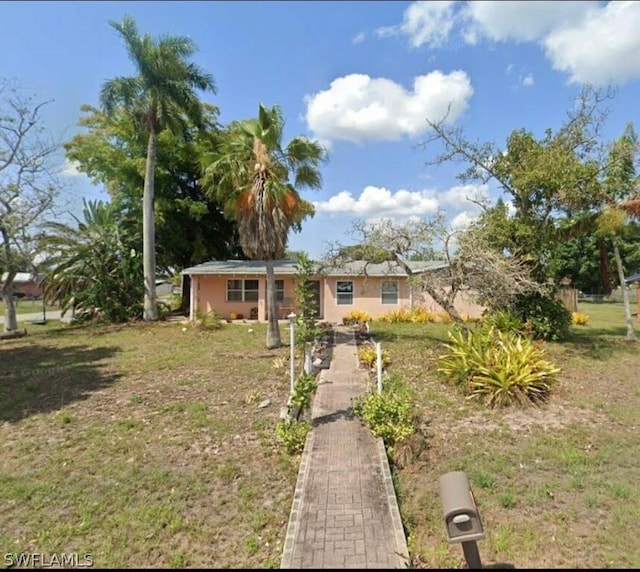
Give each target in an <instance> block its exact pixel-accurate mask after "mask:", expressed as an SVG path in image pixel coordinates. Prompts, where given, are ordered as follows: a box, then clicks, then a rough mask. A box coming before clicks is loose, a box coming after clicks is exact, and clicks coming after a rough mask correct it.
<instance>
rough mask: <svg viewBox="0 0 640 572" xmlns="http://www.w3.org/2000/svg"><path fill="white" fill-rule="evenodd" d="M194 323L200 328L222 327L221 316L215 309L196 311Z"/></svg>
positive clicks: (213, 328) (216, 328)
mask: <svg viewBox="0 0 640 572" xmlns="http://www.w3.org/2000/svg"><path fill="white" fill-rule="evenodd" d="M195 325H196V327H197V328H199V329H201V330H219V329H220V328H221V327H222V318H221V317H220V315H219V314H218V313H217V312H216V311H215V310H211V311H210V312H207V313H206V314H202V313H200V312H198V314H197V315H196V321H195Z"/></svg>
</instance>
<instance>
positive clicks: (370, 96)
mask: <svg viewBox="0 0 640 572" xmlns="http://www.w3.org/2000/svg"><path fill="white" fill-rule="evenodd" d="M472 95H473V87H472V86H471V82H470V80H469V77H468V76H467V74H466V73H465V72H463V71H453V72H451V73H449V74H444V73H442V72H441V71H439V70H435V71H433V72H431V73H429V74H427V75H421V76H417V77H416V78H415V79H414V82H413V90H412V91H407V90H406V89H405V88H404V87H403V86H402V85H400V84H397V83H395V82H394V81H392V80H390V79H386V78H371V77H369V76H368V75H366V74H350V75H347V76H343V77H339V78H337V79H335V80H333V81H332V82H331V85H330V86H329V88H328V89H326V90H324V91H320V92H318V93H315V94H313V95H308V96H306V97H305V101H306V104H307V111H306V117H305V118H306V121H307V125H308V126H309V128H310V129H311V130H312V131H313V132H314V134H315V135H316V137H319V138H322V139H343V140H346V141H352V142H361V141H363V140H365V139H376V140H397V139H399V138H400V137H402V136H415V135H418V134H420V133H424V132H425V131H426V130H427V128H428V126H427V123H426V119H427V118H429V119H430V120H432V121H439V120H441V119H443V118H444V117H445V116H446V114H447V110H449V115H448V117H447V121H449V122H452V121H454V120H455V119H456V118H457V117H458V116H459V115H460V114H462V113H463V112H464V111H465V110H466V109H467V107H468V101H469V99H470V98H471V96H472Z"/></svg>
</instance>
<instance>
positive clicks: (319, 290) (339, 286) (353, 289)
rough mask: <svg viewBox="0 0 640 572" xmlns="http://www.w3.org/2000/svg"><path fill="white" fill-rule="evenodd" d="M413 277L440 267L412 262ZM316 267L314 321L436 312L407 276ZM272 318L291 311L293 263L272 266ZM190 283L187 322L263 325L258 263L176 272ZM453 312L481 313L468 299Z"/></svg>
mask: <svg viewBox="0 0 640 572" xmlns="http://www.w3.org/2000/svg"><path fill="white" fill-rule="evenodd" d="M410 264H411V265H412V271H413V272H429V271H433V270H437V269H439V268H442V267H443V265H442V263H441V262H412V263H410ZM317 266H318V271H317V275H316V276H315V278H314V280H313V281H312V286H313V287H314V288H315V291H316V300H317V305H318V308H319V314H320V315H319V318H320V319H321V320H325V321H328V322H332V323H339V322H341V321H342V318H343V317H344V316H345V315H346V314H347V312H349V311H350V310H354V309H358V310H364V311H366V312H368V313H369V314H370V315H371V316H372V318H374V319H375V318H376V317H378V316H380V315H381V314H384V313H386V312H389V311H390V310H398V309H400V308H410V307H412V306H413V305H414V303H416V302H417V303H419V305H422V306H425V307H426V308H427V309H429V310H431V311H438V310H440V309H441V308H440V307H439V306H438V305H437V304H436V303H435V302H434V301H433V300H432V299H431V298H430V297H429V296H424V297H423V298H422V300H419V301H416V300H414V296H415V294H414V292H412V288H411V287H410V285H409V278H408V276H407V274H406V273H405V272H404V271H403V270H402V269H400V268H399V267H398V266H397V265H395V264H391V263H382V264H366V263H365V262H364V261H354V262H349V263H347V264H344V265H342V266H340V267H336V266H325V267H322V266H321V265H320V264H318V265H317ZM274 269H275V275H276V299H277V301H278V317H279V318H280V319H285V318H286V316H287V315H288V314H289V313H290V312H292V311H295V294H294V288H295V283H296V272H297V270H296V261H294V260H277V261H275V262H274ZM182 274H183V275H188V276H189V277H190V278H191V303H190V313H189V317H190V319H191V320H193V319H194V318H195V317H196V315H197V314H198V313H202V314H206V313H208V312H210V311H212V310H215V311H216V312H217V313H218V314H219V315H220V316H222V317H224V318H229V317H231V315H232V313H235V314H236V315H238V314H242V316H243V317H244V318H247V319H255V320H258V321H266V317H267V307H266V290H267V288H266V267H265V263H264V261H259V260H226V261H221V260H218V261H211V262H205V263H203V264H199V265H198V266H193V267H191V268H187V269H185V270H184V271H183V272H182ZM458 306H459V308H458V309H459V311H461V312H462V313H465V314H467V315H469V316H479V315H480V314H481V313H482V310H483V308H480V307H479V306H476V305H475V304H473V303H472V302H470V301H468V300H464V299H461V300H460V301H457V302H456V307H458Z"/></svg>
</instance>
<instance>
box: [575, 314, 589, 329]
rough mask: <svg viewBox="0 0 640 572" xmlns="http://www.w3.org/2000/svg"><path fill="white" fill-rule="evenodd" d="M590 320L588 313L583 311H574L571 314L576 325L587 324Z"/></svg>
mask: <svg viewBox="0 0 640 572" xmlns="http://www.w3.org/2000/svg"><path fill="white" fill-rule="evenodd" d="M588 322H589V316H587V314H583V313H582V312H573V313H572V314H571V323H572V324H573V325H574V326H586V325H587V323H588Z"/></svg>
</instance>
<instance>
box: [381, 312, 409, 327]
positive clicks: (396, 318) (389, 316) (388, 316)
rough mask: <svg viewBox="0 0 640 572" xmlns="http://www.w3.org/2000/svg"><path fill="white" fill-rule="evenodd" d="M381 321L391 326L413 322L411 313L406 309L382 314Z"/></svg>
mask: <svg viewBox="0 0 640 572" xmlns="http://www.w3.org/2000/svg"><path fill="white" fill-rule="evenodd" d="M379 319H380V320H382V321H383V322H387V323H389V324H398V323H400V322H409V321H410V320H411V313H410V312H409V310H406V309H405V308H400V309H399V310H390V311H389V312H386V313H384V314H382V316H380V318H379Z"/></svg>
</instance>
